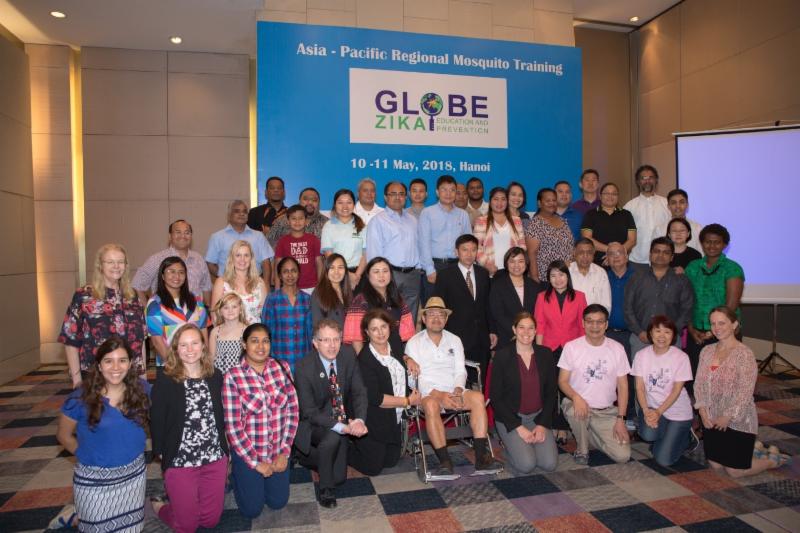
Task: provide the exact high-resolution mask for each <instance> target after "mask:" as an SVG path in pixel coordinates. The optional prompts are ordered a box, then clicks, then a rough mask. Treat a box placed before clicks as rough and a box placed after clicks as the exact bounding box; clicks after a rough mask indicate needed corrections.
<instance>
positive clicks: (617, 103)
mask: <svg viewBox="0 0 800 533" xmlns="http://www.w3.org/2000/svg"><path fill="white" fill-rule="evenodd" d="M575 46H577V47H578V48H580V49H581V52H582V55H583V168H595V169H597V170H598V171H599V172H600V175H601V177H602V180H603V182H606V181H613V182H615V183H617V184H618V185H619V187H620V201H621V202H624V201H626V200H627V199H628V198H629V197H630V185H631V181H630V175H631V113H630V94H631V84H630V68H629V66H630V65H629V62H630V60H629V53H628V35H627V34H626V33H621V32H613V31H602V30H590V29H583V28H575ZM575 192H576V193H577V191H575ZM576 196H577V194H576Z"/></svg>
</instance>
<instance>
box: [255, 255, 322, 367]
mask: <svg viewBox="0 0 800 533" xmlns="http://www.w3.org/2000/svg"><path fill="white" fill-rule="evenodd" d="M299 276H300V265H298V264H297V261H296V260H295V258H294V257H291V256H290V257H284V258H283V259H281V260H280V261H279V262H278V277H279V278H280V280H281V288H280V290H277V291H273V292H272V293H270V295H269V296H268V297H267V301H266V302H265V303H264V312H263V322H264V324H266V325H267V327H268V328H269V331H270V332H271V333H272V345H273V348H272V353H273V356H274V357H275V358H276V359H282V360H284V361H286V362H287V363H289V366H290V367H291V369H292V371H293V372H294V363H295V361H297V360H298V359H300V358H301V357H303V356H304V355H305V354H306V353H307V352H308V351H309V350H310V349H311V296H309V295H308V294H306V293H304V292H303V291H301V290H300V289H299V288H298V287H297V279H298V278H299Z"/></svg>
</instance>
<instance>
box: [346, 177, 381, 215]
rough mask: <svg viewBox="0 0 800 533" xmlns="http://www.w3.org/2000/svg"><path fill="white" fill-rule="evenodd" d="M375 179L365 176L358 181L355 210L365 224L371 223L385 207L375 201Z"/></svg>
mask: <svg viewBox="0 0 800 533" xmlns="http://www.w3.org/2000/svg"><path fill="white" fill-rule="evenodd" d="M375 187H376V186H375V180H373V179H372V178H364V179H362V180H361V181H359V182H358V201H357V202H356V207H355V209H353V212H354V213H355V214H356V215H358V216H360V217H361V220H363V221H364V225H365V226H367V225H369V221H370V220H372V219H373V218H374V217H375V215H377V214H378V213H380V212H381V211H383V208H382V207H381V206H379V205H378V204H376V203H375V195H376V188H375Z"/></svg>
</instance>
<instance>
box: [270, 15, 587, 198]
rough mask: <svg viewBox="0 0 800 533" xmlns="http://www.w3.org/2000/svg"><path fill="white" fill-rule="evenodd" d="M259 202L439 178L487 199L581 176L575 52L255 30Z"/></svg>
mask: <svg viewBox="0 0 800 533" xmlns="http://www.w3.org/2000/svg"><path fill="white" fill-rule="evenodd" d="M257 111H258V119H257V120H258V123H257V126H258V154H257V155H258V192H259V201H260V202H263V201H264V185H265V183H266V180H267V178H268V177H269V176H273V175H277V176H281V177H282V178H283V179H284V180H285V181H286V187H287V201H288V203H293V202H294V201H295V200H296V198H297V196H298V193H299V192H300V190H301V189H302V188H304V187H308V186H311V187H316V188H317V189H318V190H319V191H320V194H321V195H322V208H323V209H328V208H330V206H331V201H332V198H333V193H334V192H335V191H336V190H337V189H339V188H342V187H349V188H352V189H353V190H355V187H356V184H357V182H358V180H359V179H361V178H363V177H365V176H369V177H372V178H373V179H375V181H377V182H378V187H379V193H378V200H379V203H381V204H383V201H382V194H381V192H380V191H381V189H382V187H383V185H384V184H385V183H386V182H388V181H390V180H394V179H400V180H402V181H404V182H406V183H408V182H409V181H410V180H411V179H412V178H415V177H422V178H424V179H426V181H427V182H428V184H429V191H430V194H429V200H428V201H429V203H432V202H434V201H435V195H434V194H433V189H432V187H433V185H434V183H435V181H436V178H437V177H438V176H440V175H441V174H445V173H446V174H452V175H454V176H455V177H456V179H458V180H459V181H462V182H465V181H466V180H467V179H468V178H469V177H471V176H478V177H480V178H481V179H482V180H483V181H484V183H485V185H486V189H487V191H488V189H490V188H491V187H492V186H495V185H503V186H505V185H506V184H507V183H508V182H509V181H511V180H517V181H520V182H522V183H523V184H524V185H525V187H526V189H527V191H528V195H529V197H530V198H529V200H528V205H527V208H528V209H535V199H534V198H533V196H534V195H535V193H536V191H537V190H538V189H539V188H540V187H544V186H552V185H553V183H555V182H556V181H557V180H561V179H565V180H568V181H570V182H571V183H572V184H573V186H574V185H575V184H576V182H577V177H578V175H579V174H580V171H581V159H582V153H581V53H580V50H579V49H577V48H571V47H563V46H550V45H538V44H525V43H515V42H506V41H492V40H483V39H467V38H461V37H443V36H434V35H423V34H415V33H402V32H393V31H379V30H364V29H354V28H340V27H327V26H311V25H300V24H284V23H275V22H259V23H258V102H257Z"/></svg>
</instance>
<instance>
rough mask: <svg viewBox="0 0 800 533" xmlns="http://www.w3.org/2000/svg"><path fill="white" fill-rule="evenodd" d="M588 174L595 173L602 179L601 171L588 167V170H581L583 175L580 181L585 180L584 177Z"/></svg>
mask: <svg viewBox="0 0 800 533" xmlns="http://www.w3.org/2000/svg"><path fill="white" fill-rule="evenodd" d="M586 174H594V175H595V176H597V179H598V180H599V179H600V173H599V172H598V171H597V170H595V169H593V168H587V169H586V170H584V171H583V172H581V177H580V179H579V180H578V181H583V178H584V177H586Z"/></svg>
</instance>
